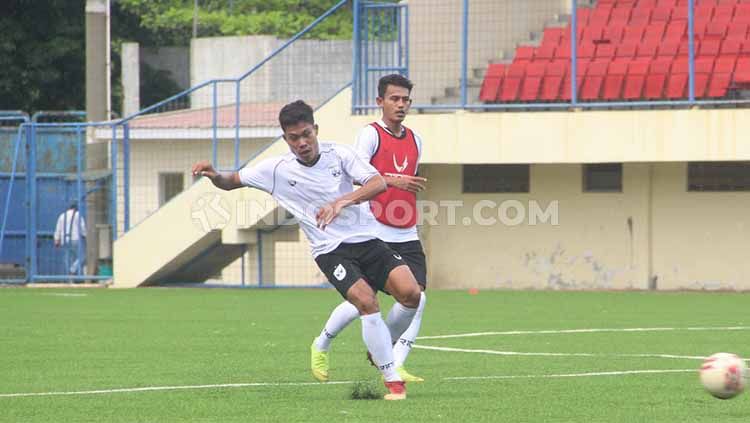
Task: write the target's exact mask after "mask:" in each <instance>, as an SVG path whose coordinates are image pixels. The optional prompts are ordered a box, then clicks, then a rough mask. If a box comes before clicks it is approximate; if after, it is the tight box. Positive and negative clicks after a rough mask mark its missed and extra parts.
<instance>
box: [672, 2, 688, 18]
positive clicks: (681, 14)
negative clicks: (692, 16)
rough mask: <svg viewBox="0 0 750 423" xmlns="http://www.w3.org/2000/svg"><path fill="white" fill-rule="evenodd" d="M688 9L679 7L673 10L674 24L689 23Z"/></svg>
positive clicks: (684, 6) (685, 6) (682, 6)
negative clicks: (679, 22) (678, 22)
mask: <svg viewBox="0 0 750 423" xmlns="http://www.w3.org/2000/svg"><path fill="white" fill-rule="evenodd" d="M688 12H689V11H688V7H687V5H686V4H685V5H678V6H677V7H675V8H674V10H672V22H677V21H685V22H686V21H687V19H688Z"/></svg>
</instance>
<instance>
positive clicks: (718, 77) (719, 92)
mask: <svg viewBox="0 0 750 423" xmlns="http://www.w3.org/2000/svg"><path fill="white" fill-rule="evenodd" d="M731 79H732V75H730V74H728V73H714V74H713V75H712V76H711V83H710V85H709V86H708V93H707V94H706V95H707V96H708V97H710V98H721V97H725V96H726V95H727V91H728V90H729V82H730V80H731Z"/></svg>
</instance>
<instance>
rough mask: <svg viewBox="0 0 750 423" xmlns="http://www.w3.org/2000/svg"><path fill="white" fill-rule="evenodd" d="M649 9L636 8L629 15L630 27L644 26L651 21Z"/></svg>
mask: <svg viewBox="0 0 750 423" xmlns="http://www.w3.org/2000/svg"><path fill="white" fill-rule="evenodd" d="M651 11H652V9H651V8H644V7H636V8H635V9H633V13H632V14H631V15H630V26H646V25H647V24H648V23H649V22H650V21H651Z"/></svg>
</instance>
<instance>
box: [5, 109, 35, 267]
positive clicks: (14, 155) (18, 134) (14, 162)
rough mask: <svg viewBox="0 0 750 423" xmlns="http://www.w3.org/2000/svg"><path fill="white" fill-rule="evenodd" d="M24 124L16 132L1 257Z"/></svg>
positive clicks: (26, 120) (6, 195)
mask: <svg viewBox="0 0 750 423" xmlns="http://www.w3.org/2000/svg"><path fill="white" fill-rule="evenodd" d="M24 122H28V119H25V120H24ZM23 130H24V127H23V123H21V124H20V125H18V132H16V145H15V147H14V149H13V165H12V166H11V171H10V181H9V182H8V192H7V193H6V194H5V210H3V224H2V227H0V256H1V255H2V253H3V241H5V228H6V227H7V226H6V225H7V223H8V214H9V211H10V198H11V197H10V195H11V193H12V192H13V183H14V181H15V178H16V166H17V165H18V150H20V148H19V147H20V146H21V135H22V134H23Z"/></svg>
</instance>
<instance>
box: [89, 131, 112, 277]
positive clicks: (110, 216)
mask: <svg viewBox="0 0 750 423" xmlns="http://www.w3.org/2000/svg"><path fill="white" fill-rule="evenodd" d="M110 148H111V149H112V165H111V166H112V182H111V184H110V203H109V213H110V215H109V224H110V226H111V230H112V242H114V241H115V240H117V126H115V125H112V143H111V145H110ZM92 265H93V263H92Z"/></svg>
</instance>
